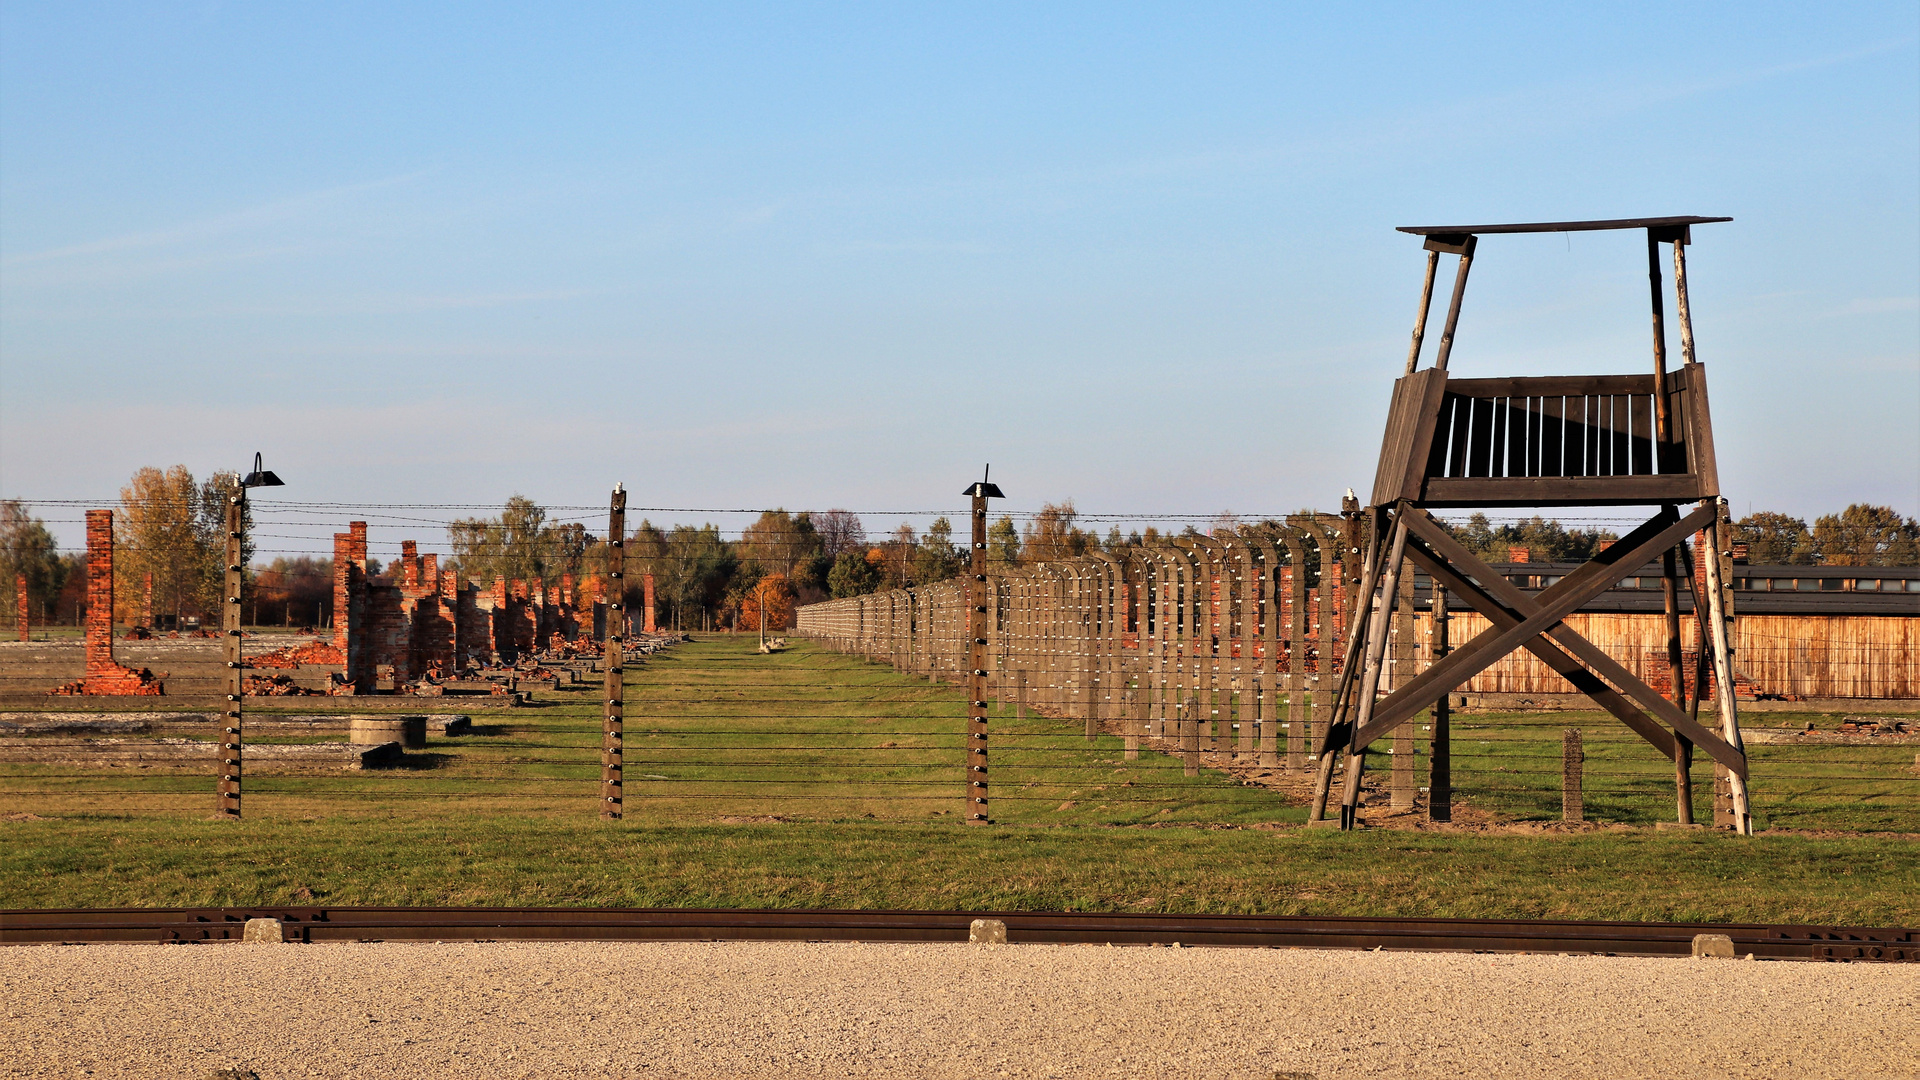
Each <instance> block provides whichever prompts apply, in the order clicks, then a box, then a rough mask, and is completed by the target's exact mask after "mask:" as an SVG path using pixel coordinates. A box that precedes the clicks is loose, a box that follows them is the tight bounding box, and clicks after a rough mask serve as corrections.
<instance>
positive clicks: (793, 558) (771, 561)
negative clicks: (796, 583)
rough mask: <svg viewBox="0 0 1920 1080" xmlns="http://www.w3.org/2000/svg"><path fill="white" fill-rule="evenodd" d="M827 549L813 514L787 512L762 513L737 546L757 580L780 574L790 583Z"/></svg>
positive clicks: (745, 563) (745, 530)
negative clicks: (816, 526)
mask: <svg viewBox="0 0 1920 1080" xmlns="http://www.w3.org/2000/svg"><path fill="white" fill-rule="evenodd" d="M824 546H825V545H824V541H823V540H822V539H821V536H820V533H819V530H818V529H816V528H815V527H814V524H813V517H812V515H810V514H807V513H804V512H803V513H799V514H789V513H787V512H786V511H785V510H766V511H762V512H761V514H760V517H759V519H758V520H757V521H755V522H754V523H753V524H751V525H749V526H747V527H746V528H745V529H743V530H741V532H740V539H739V541H738V543H737V544H736V547H737V549H738V551H739V554H740V562H741V566H742V567H743V568H744V569H746V570H747V571H748V572H749V573H754V576H755V577H756V578H757V577H759V576H761V575H763V574H779V575H780V576H781V578H782V579H786V580H791V579H792V578H793V576H794V573H795V571H796V570H798V569H799V568H800V567H801V566H802V565H803V564H805V563H807V562H808V561H809V560H810V559H811V558H812V557H813V556H814V555H815V554H817V553H820V552H821V551H822V550H823V548H824ZM756 571H757V573H755V572H756Z"/></svg>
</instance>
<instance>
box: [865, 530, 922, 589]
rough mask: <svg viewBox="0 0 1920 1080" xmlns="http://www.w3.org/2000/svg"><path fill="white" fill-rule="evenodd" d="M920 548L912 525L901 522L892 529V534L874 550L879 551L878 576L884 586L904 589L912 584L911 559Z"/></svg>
mask: <svg viewBox="0 0 1920 1080" xmlns="http://www.w3.org/2000/svg"><path fill="white" fill-rule="evenodd" d="M919 549H920V537H919V534H918V533H916V532H914V529H913V526H912V525H908V524H906V523H905V522H902V523H901V525H900V527H899V528H897V529H895V530H893V535H891V536H889V537H887V539H886V541H885V542H884V543H882V544H880V546H879V547H877V548H875V549H874V550H876V551H878V552H879V553H880V577H881V580H882V581H883V582H884V583H885V587H887V588H890V589H904V588H906V587H907V586H909V585H911V584H914V581H913V577H912V574H913V560H914V555H915V553H916V552H918V551H919Z"/></svg>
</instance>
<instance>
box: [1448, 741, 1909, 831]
mask: <svg viewBox="0 0 1920 1080" xmlns="http://www.w3.org/2000/svg"><path fill="white" fill-rule="evenodd" d="M1425 720H1426V718H1425V717H1422V721H1423V722H1424V721H1425ZM1809 720H1811V721H1813V722H1814V723H1816V724H1818V725H1819V726H1820V727H1821V728H1823V729H1825V730H1828V731H1831V730H1834V729H1835V728H1837V727H1838V726H1839V718H1838V717H1835V716H1828V715H1821V714H1813V713H1806V714H1801V713H1764V714H1757V715H1755V716H1752V717H1748V718H1746V719H1745V720H1744V721H1743V724H1742V726H1743V727H1745V728H1748V729H1752V728H1757V727H1778V728H1789V727H1798V726H1800V725H1801V724H1802V723H1804V722H1806V721H1809ZM1568 728H1578V729H1579V730H1580V732H1581V740H1582V743H1583V745H1584V749H1585V752H1586V761H1585V763H1584V771H1585V776H1584V782H1583V784H1582V786H1581V787H1582V792H1583V800H1584V803H1585V811H1586V817H1587V819H1588V820H1592V821H1613V822H1619V823H1622V824H1629V825H1650V824H1653V823H1655V822H1659V821H1672V820H1673V819H1674V816H1675V805H1674V804H1675V798H1674V779H1673V765H1672V763H1671V762H1669V761H1668V760H1667V759H1666V758H1665V757H1663V756H1661V755H1660V754H1659V753H1657V752H1656V751H1655V750H1654V749H1653V748H1652V747H1650V746H1649V745H1647V743H1646V742H1645V741H1643V740H1642V739H1641V738H1640V737H1639V736H1637V735H1635V734H1634V733H1633V732H1631V731H1629V730H1627V728H1626V727H1625V726H1624V725H1622V724H1620V723H1619V722H1618V721H1616V720H1614V719H1613V718H1612V717H1610V716H1607V715H1605V714H1603V713H1598V712H1577V713H1545V714H1543V713H1507V714H1496V713H1479V714H1466V715H1460V716H1456V717H1455V718H1454V721H1453V776H1454V786H1455V788H1456V789H1458V790H1459V791H1460V792H1462V793H1464V794H1465V795H1466V796H1467V798H1468V801H1469V803H1470V804H1471V805H1472V806H1474V807H1476V808H1478V809H1480V810H1483V811H1486V812H1488V813H1491V814H1494V815H1497V816H1498V817H1501V818H1505V819H1511V820H1517V821H1529V820H1549V819H1557V818H1558V817H1560V810H1561V807H1560V774H1561V733H1562V732H1563V731H1565V730H1566V729H1568ZM1424 733H1425V729H1424V728H1422V734H1423V736H1424ZM1915 750H1916V748H1915V747H1914V746H1912V745H1894V746H1873V745H1860V746H1847V745H1834V744H1809V745H1800V746H1795V745H1783V744H1756V745H1753V746H1749V747H1748V748H1747V759H1748V762H1749V769H1750V774H1751V777H1752V788H1751V790H1752V796H1751V801H1752V808H1753V814H1754V822H1755V827H1756V828H1759V829H1801V830H1836V829H1837V830H1847V831H1859V832H1916V831H1920V770H1916V769H1915V768H1914V767H1913V764H1914V756H1915ZM1419 753H1420V757H1419V765H1418V771H1419V773H1420V775H1421V776H1422V778H1423V781H1424V777H1425V774H1426V768H1427V760H1428V759H1427V757H1426V753H1427V748H1426V747H1425V746H1421V747H1420V748H1419ZM1713 771H1714V770H1713V760H1712V759H1711V758H1709V757H1708V756H1707V755H1706V753H1705V752H1704V751H1695V753H1694V765H1693V814H1694V820H1696V821H1711V820H1712V819H1713V818H1712V815H1713Z"/></svg>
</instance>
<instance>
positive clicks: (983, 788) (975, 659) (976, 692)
mask: <svg viewBox="0 0 1920 1080" xmlns="http://www.w3.org/2000/svg"><path fill="white" fill-rule="evenodd" d="M992 472H993V466H992V465H988V466H987V468H986V471H984V472H982V473H981V474H980V482H979V483H977V484H974V485H972V486H970V487H968V488H967V490H966V491H964V492H962V493H961V494H963V495H971V496H973V548H972V549H971V551H970V553H969V562H968V574H969V576H970V577H971V578H972V580H970V581H969V582H968V583H967V585H968V588H967V607H968V609H969V610H968V612H967V631H968V633H967V637H968V646H967V716H968V717H969V720H968V722H967V816H966V819H965V820H966V823H967V824H969V825H986V824H988V823H989V822H990V820H991V819H990V818H988V816H987V500H988V499H1004V498H1006V496H1005V495H1002V494H1000V489H999V488H998V487H996V486H995V485H993V484H990V483H988V482H987V477H988V476H989V475H991V474H992Z"/></svg>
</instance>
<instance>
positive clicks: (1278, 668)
mask: <svg viewBox="0 0 1920 1080" xmlns="http://www.w3.org/2000/svg"><path fill="white" fill-rule="evenodd" d="M1357 527H1358V523H1357V522H1355V521H1354V520H1353V519H1350V518H1342V517H1338V516H1335V515H1331V514H1314V515H1295V516H1293V517H1290V518H1289V519H1288V521H1287V523H1286V524H1285V525H1284V526H1279V527H1274V526H1245V527H1242V528H1240V529H1238V530H1235V531H1225V530H1221V531H1216V532H1215V533H1214V534H1212V535H1202V536H1181V537H1174V538H1171V539H1169V540H1166V541H1164V542H1158V543H1151V544H1146V545H1140V546H1136V547H1131V548H1128V549H1125V550H1124V551H1120V552H1112V553H1109V552H1096V553H1093V554H1090V555H1086V556H1082V557H1077V558H1069V559H1062V560H1058V561H1047V562H1037V563H1031V564H1021V565H1009V564H1005V563H1001V564H990V565H989V567H988V569H987V573H986V576H987V578H988V589H987V596H988V604H987V607H988V608H989V610H988V612H987V613H986V614H987V615H988V618H987V633H986V637H987V648H986V652H987V655H988V657H989V667H988V669H987V670H988V678H989V680H990V685H991V686H992V688H993V692H994V694H995V695H996V696H997V697H998V698H999V699H1000V700H1001V701H1003V702H1006V703H1010V704H1013V705H1015V706H1016V707H1018V708H1021V709H1026V708H1033V709H1038V710H1039V711H1040V712H1042V713H1043V714H1045V715H1049V716H1053V717H1056V718H1072V719H1077V720H1081V721H1083V722H1084V725H1085V731H1086V734H1087V735H1089V736H1091V735H1095V734H1097V733H1103V732H1104V733H1109V734H1118V735H1121V736H1123V737H1125V738H1126V739H1127V740H1128V744H1127V745H1128V749H1129V751H1133V750H1136V749H1138V740H1139V739H1142V738H1145V739H1152V740H1163V741H1170V742H1171V743H1173V744H1174V745H1176V746H1177V747H1178V748H1179V749H1180V752H1181V753H1183V754H1185V755H1187V756H1188V757H1189V758H1192V757H1193V756H1195V755H1198V754H1199V753H1201V752H1203V751H1207V752H1215V753H1225V754H1227V755H1229V756H1230V757H1232V758H1246V759H1252V760H1254V761H1257V763H1258V764H1259V765H1261V766H1265V767H1268V768H1274V767H1279V766H1281V763H1282V760H1283V759H1284V761H1285V763H1286V765H1287V766H1288V767H1291V768H1301V767H1304V765H1305V762H1306V757H1307V750H1308V745H1309V742H1310V739H1311V736H1312V733H1313V732H1314V731H1316V730H1320V725H1322V724H1324V723H1325V722H1326V719H1327V716H1326V714H1327V712H1328V711H1329V709H1330V707H1331V696H1332V694H1331V691H1332V689H1333V687H1334V685H1335V683H1336V677H1337V675H1338V672H1339V664H1340V654H1341V650H1342V648H1343V646H1344V644H1345V639H1346V628H1347V624H1348V622H1349V620H1350V618H1351V611H1352V607H1353V603H1354V600H1353V594H1352V592H1351V589H1350V587H1349V588H1343V587H1341V584H1342V582H1347V583H1348V584H1349V586H1350V585H1351V579H1352V578H1353V577H1354V576H1355V575H1354V574H1353V572H1352V568H1353V563H1354V557H1355V555H1356V551H1355V549H1356V548H1358V547H1359V540H1358V533H1357ZM966 584H967V583H965V582H962V581H957V580H956V581H948V582H940V583H936V584H933V585H927V586H922V587H919V588H914V589H894V590H888V591H885V592H878V593H872V594H868V595H865V596H857V597H848V598H844V599H840V600H834V601H828V602H824V603H819V604H811V605H807V606H805V607H802V608H800V609H799V610H798V611H797V612H796V620H797V629H798V632H799V633H800V634H802V635H804V636H806V637H809V638H812V639H814V640H816V641H819V642H822V643H824V644H826V645H828V646H830V647H833V648H836V649H839V650H841V651H844V652H849V653H856V654H859V655H863V656H866V657H869V658H871V659H875V660H880V661H884V662H886V663H890V664H892V665H893V666H894V667H895V668H897V669H899V670H902V671H908V672H912V673H916V674H922V675H925V676H927V677H929V678H933V679H944V680H952V681H959V680H960V679H962V678H963V677H964V676H965V675H966V674H967V672H966V671H965V669H964V667H963V663H962V661H963V658H964V657H965V656H966V654H967V652H968V649H969V647H970V646H971V645H972V644H973V643H972V642H969V641H968V640H966V635H965V630H964V627H965V624H966V618H967V616H968V615H969V612H968V611H967V597H966ZM1412 587H1413V583H1412V581H1411V579H1408V580H1407V581H1406V583H1405V585H1404V589H1405V590H1406V591H1407V592H1408V594H1409V597H1410V596H1411V590H1412ZM1406 610H1407V611H1408V612H1409V613H1408V614H1405V615H1403V616H1401V617H1399V618H1396V619H1395V620H1394V625H1393V627H1392V628H1391V633H1392V645H1391V649H1390V652H1389V655H1390V657H1391V663H1390V667H1391V669H1392V672H1393V674H1394V676H1395V677H1396V678H1407V677H1410V676H1411V675H1412V674H1413V673H1414V670H1415V663H1416V654H1417V652H1418V649H1417V645H1416V630H1415V625H1414V618H1413V616H1412V615H1411V613H1410V612H1411V604H1409V605H1407V608H1406ZM1322 690H1324V691H1326V692H1321V691H1322Z"/></svg>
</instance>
